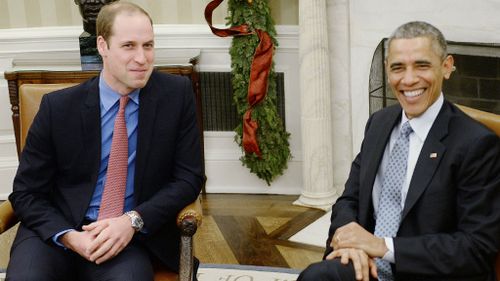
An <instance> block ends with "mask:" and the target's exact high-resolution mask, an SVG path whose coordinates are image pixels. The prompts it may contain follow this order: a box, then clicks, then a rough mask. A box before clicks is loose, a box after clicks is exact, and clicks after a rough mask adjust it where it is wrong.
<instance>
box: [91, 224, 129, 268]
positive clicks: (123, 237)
mask: <svg viewBox="0 0 500 281" xmlns="http://www.w3.org/2000/svg"><path fill="white" fill-rule="evenodd" d="M83 230H84V231H87V232H88V233H91V234H92V235H96V237H95V239H94V240H93V241H92V243H91V244H90V246H89V247H88V248H87V254H88V256H89V260H90V261H91V262H95V263H96V264H100V263H103V262H105V261H107V260H109V259H111V258H113V257H115V256H117V255H118V254H119V253H120V252H121V251H122V250H123V249H124V248H125V247H126V246H127V245H128V243H130V240H132V237H133V236H134V233H135V230H134V228H132V225H131V223H130V218H129V217H128V216H126V215H122V216H121V217H117V218H111V219H104V220H100V221H96V222H93V223H91V224H89V225H85V226H83Z"/></svg>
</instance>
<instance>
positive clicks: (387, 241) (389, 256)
mask: <svg viewBox="0 0 500 281" xmlns="http://www.w3.org/2000/svg"><path fill="white" fill-rule="evenodd" d="M384 242H385V246H386V247H387V249H388V251H387V252H386V253H385V255H384V256H383V257H382V259H383V260H386V261H388V262H390V263H395V262H396V259H395V258H394V241H393V240H392V238H391V237H384Z"/></svg>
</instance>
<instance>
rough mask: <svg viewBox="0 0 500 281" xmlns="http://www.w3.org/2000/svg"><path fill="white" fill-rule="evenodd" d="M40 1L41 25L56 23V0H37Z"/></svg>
mask: <svg viewBox="0 0 500 281" xmlns="http://www.w3.org/2000/svg"><path fill="white" fill-rule="evenodd" d="M39 1H40V17H41V20H42V26H54V25H57V17H54V11H55V10H56V0H39Z"/></svg>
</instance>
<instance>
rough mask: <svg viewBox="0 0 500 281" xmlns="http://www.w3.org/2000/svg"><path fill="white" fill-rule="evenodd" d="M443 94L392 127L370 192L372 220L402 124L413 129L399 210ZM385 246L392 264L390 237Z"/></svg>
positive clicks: (404, 116) (402, 205) (386, 256)
mask: <svg viewBox="0 0 500 281" xmlns="http://www.w3.org/2000/svg"><path fill="white" fill-rule="evenodd" d="M443 101H444V98H443V93H441V94H440V95H439V97H438V99H437V100H436V101H435V102H434V103H433V104H432V105H431V106H430V107H429V108H428V109H427V110H426V111H425V112H424V113H423V114H422V115H420V116H418V117H415V118H412V119H410V120H408V117H406V114H405V113H404V111H403V113H402V116H401V122H400V123H399V124H398V125H397V126H395V127H394V129H393V130H392V133H391V137H390V139H389V143H388V144H387V145H386V147H385V151H384V155H383V156H382V162H381V163H380V166H379V169H378V171H377V176H376V177H375V182H374V184H373V191H372V200H373V207H374V211H375V212H374V218H375V220H376V219H377V214H378V206H379V199H380V192H381V189H382V181H383V175H384V173H385V171H386V167H387V164H388V162H389V155H390V153H391V150H392V148H393V147H394V144H395V143H396V139H397V138H398V136H399V131H400V129H401V126H402V124H404V123H405V122H406V121H409V122H410V126H411V128H412V129H413V132H412V133H411V134H410V144H409V146H410V147H409V152H408V165H407V170H406V179H405V182H404V183H403V187H402V189H401V210H403V209H404V205H405V201H406V195H407V194H408V188H409V187H410V182H411V178H412V176H413V171H414V170H415V165H416V164H417V160H418V157H419V155H420V151H421V150H422V146H423V145H424V142H425V139H426V138H427V134H428V133H429V130H430V129H431V127H432V124H433V123H434V121H435V120H436V117H437V115H438V113H439V111H440V110H441V107H442V106H443ZM384 240H385V244H386V246H387V248H388V249H389V251H387V253H386V254H385V255H384V257H383V259H384V260H387V261H389V262H392V263H394V262H395V258H394V243H393V240H392V237H384Z"/></svg>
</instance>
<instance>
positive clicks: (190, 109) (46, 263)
mask: <svg viewBox="0 0 500 281" xmlns="http://www.w3.org/2000/svg"><path fill="white" fill-rule="evenodd" d="M97 31H98V39H97V46H98V49H99V53H100V54H101V56H102V58H103V62H104V64H103V70H102V71H101V73H100V75H99V77H96V78H94V79H91V80H89V81H87V82H84V83H82V84H80V85H77V86H75V87H72V88H68V89H64V90H61V91H57V92H54V93H50V94H47V95H45V96H44V97H43V99H42V102H41V105H40V110H39V112H38V114H37V115H36V117H35V119H34V121H33V124H32V126H31V128H30V131H29V133H28V136H27V139H26V145H25V147H24V150H23V153H22V156H21V159H20V164H19V169H18V172H17V175H16V177H15V180H14V190H13V192H12V194H11V195H10V196H9V199H10V201H11V202H12V204H13V207H14V210H15V214H16V216H17V217H18V218H19V219H20V221H21V225H20V227H19V230H18V233H17V236H16V239H15V241H14V244H13V246H12V250H11V259H10V263H9V266H8V270H7V280H12V281H17V280H37V281H39V280H77V279H79V280H120V281H124V280H125V281H127V280H130V281H132V280H153V269H152V259H154V260H157V261H159V262H161V263H162V264H164V265H165V266H167V267H168V268H170V269H171V270H178V266H179V237H180V234H179V232H178V230H177V227H176V224H175V220H176V214H177V213H178V212H179V211H180V210H181V209H182V208H183V207H185V206H186V205H188V204H189V203H191V202H193V201H194V200H195V199H196V198H197V196H198V194H199V192H200V190H201V186H202V183H203V181H204V176H203V172H202V165H203V163H202V160H201V159H202V158H201V147H200V140H199V138H200V136H199V133H198V129H197V126H196V118H195V109H194V108H195V107H194V99H193V93H192V86H191V85H192V84H191V83H190V81H189V79H187V78H184V77H180V76H173V75H166V74H161V73H158V72H156V71H154V70H153V63H154V34H153V26H152V21H151V18H150V17H149V15H148V14H147V12H145V11H144V10H143V9H141V8H140V7H138V6H137V5H134V4H131V3H127V2H115V3H112V4H110V5H107V6H105V7H104V8H103V9H102V10H101V12H100V14H99V16H98V19H97ZM122 101H123V104H122ZM122 105H123V106H122ZM118 120H120V121H118ZM117 124H121V125H117ZM124 127H126V128H124ZM117 128H120V129H117ZM123 130H125V132H123ZM118 131H120V132H121V133H120V134H119V133H118ZM115 136H116V138H115ZM124 143H125V144H126V145H125V148H124V149H123V144H124ZM118 147H120V149H119V148H118ZM117 151H119V152H120V153H122V152H123V153H124V154H121V155H122V156H123V155H124V156H123V157H121V158H120V157H118V156H116V155H118V154H117V153H118V152H117ZM117 163H119V164H117ZM117 167H118V168H117ZM116 170H119V171H120V172H118V173H116V172H115V171H116ZM112 171H113V172H112ZM107 179H108V180H107ZM112 179H113V180H112ZM108 182H109V184H108ZM117 182H118V183H119V182H121V184H113V183H117ZM109 188H111V189H109ZM110 190H111V191H110ZM119 192H122V193H121V194H122V196H116V194H120V193H119ZM113 196H114V197H113ZM105 198H106V199H105ZM105 202H106V203H105ZM117 204H118V205H117ZM117 206H118V207H117Z"/></svg>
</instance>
